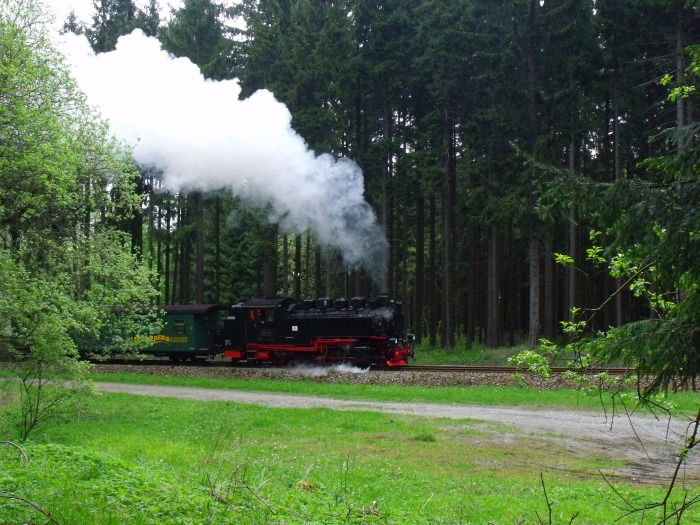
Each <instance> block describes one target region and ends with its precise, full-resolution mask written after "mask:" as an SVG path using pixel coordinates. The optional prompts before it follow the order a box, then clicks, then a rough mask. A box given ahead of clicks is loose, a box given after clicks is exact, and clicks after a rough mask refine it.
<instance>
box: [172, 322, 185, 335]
mask: <svg viewBox="0 0 700 525" xmlns="http://www.w3.org/2000/svg"><path fill="white" fill-rule="evenodd" d="M185 328H186V327H185V320H184V319H173V333H174V334H184V333H185V332H186V329H185Z"/></svg>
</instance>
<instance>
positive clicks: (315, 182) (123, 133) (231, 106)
mask: <svg viewBox="0 0 700 525" xmlns="http://www.w3.org/2000/svg"><path fill="white" fill-rule="evenodd" d="M61 49H62V51H63V52H64V54H66V56H67V58H68V61H69V63H70V64H71V65H72V71H73V74H74V76H75V78H76V79H77V81H78V84H79V85H80V87H81V89H82V90H83V91H84V92H85V93H86V94H87V97H88V101H89V102H90V103H91V104H92V105H95V106H98V107H99V109H100V111H101V112H102V114H103V116H104V117H106V118H107V119H109V121H110V125H111V129H112V131H113V133H114V134H115V135H116V136H117V137H119V138H120V139H122V140H124V141H126V142H127V143H128V144H129V145H131V146H134V150H133V154H134V158H135V159H136V161H137V162H139V163H140V164H142V165H144V166H156V167H157V168H159V169H160V170H162V171H163V173H164V182H165V185H166V188H167V189H169V190H172V191H192V190H202V191H207V190H217V189H220V188H228V189H229V190H230V191H232V192H233V193H234V194H235V195H238V196H241V197H242V198H244V199H247V200H249V201H250V202H252V203H253V204H256V205H264V204H267V203H269V204H271V205H272V208H273V210H274V212H273V216H272V217H270V220H271V221H272V222H277V223H279V225H280V227H281V228H282V230H283V231H288V232H296V233H301V232H304V231H307V230H311V231H313V232H315V233H316V235H317V238H318V240H319V242H320V243H322V244H325V245H330V246H333V247H335V248H337V249H339V250H340V252H341V254H342V256H343V259H344V261H345V263H346V264H347V265H349V266H350V267H353V268H355V267H363V268H365V269H366V270H367V271H368V272H369V273H370V274H371V275H372V276H373V278H374V279H375V280H376V281H377V283H379V284H380V285H381V284H382V283H383V278H384V274H385V271H386V269H385V267H386V250H387V242H386V239H385V237H384V235H383V233H382V231H381V229H380V227H379V225H378V224H377V222H376V220H375V216H374V213H373V211H372V209H371V208H370V206H369V205H368V204H367V202H366V201H365V199H364V181H363V177H362V173H361V171H360V169H359V167H358V166H357V164H355V163H354V162H352V161H351V160H348V159H340V160H336V159H334V158H333V157H332V156H330V155H320V156H317V155H316V154H315V153H314V152H313V151H311V150H309V148H308V147H307V145H306V143H305V142H304V140H303V139H302V138H301V137H300V136H299V135H298V134H297V133H296V132H295V131H294V130H293V129H292V128H291V125H290V123H291V115H290V113H289V111H288V110H287V107H286V106H285V105H284V104H282V103H280V102H278V101H277V100H275V98H274V96H273V94H272V93H270V92H269V91H266V90H260V91H257V92H256V93H254V94H253V95H252V96H250V97H249V98H247V99H244V100H240V99H239V96H240V93H241V88H240V86H239V84H238V81H237V80H225V81H221V82H217V81H212V80H206V79H204V77H203V76H202V74H201V72H200V71H199V69H198V68H197V66H195V65H194V64H193V63H192V62H190V61H189V60H188V59H186V58H174V57H173V56H172V55H169V54H168V53H166V52H165V51H163V50H162V49H161V46H160V43H159V42H158V41H157V40H156V39H154V38H149V37H146V36H145V35H144V34H143V33H142V32H141V31H140V30H135V31H134V32H133V33H132V34H130V35H128V36H123V37H121V38H120V39H119V41H118V43H117V47H116V50H115V51H113V52H110V53H102V54H98V55H95V54H94V53H92V51H91V50H90V47H89V44H88V42H87V40H86V39H85V38H84V37H77V36H75V35H70V36H68V35H67V36H66V38H65V40H64V43H63V44H62V46H61Z"/></svg>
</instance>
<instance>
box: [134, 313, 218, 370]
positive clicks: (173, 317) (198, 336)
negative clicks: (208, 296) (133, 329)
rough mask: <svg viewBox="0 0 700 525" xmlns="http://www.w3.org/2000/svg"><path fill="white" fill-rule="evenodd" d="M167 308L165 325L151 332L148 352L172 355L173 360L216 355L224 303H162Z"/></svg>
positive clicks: (166, 355)
mask: <svg viewBox="0 0 700 525" xmlns="http://www.w3.org/2000/svg"><path fill="white" fill-rule="evenodd" d="M159 309H160V310H162V311H164V312H165V316H164V318H163V326H162V328H161V329H160V331H158V333H154V334H153V335H152V336H151V338H150V339H151V343H152V344H151V346H148V347H146V348H144V349H143V350H142V352H143V353H144V354H150V355H154V356H158V357H163V356H165V357H169V358H170V359H171V360H172V361H186V360H188V359H190V360H194V359H196V358H198V357H205V358H206V357H215V356H216V355H217V354H219V353H221V351H220V350H219V349H218V348H217V342H218V338H217V337H216V334H217V333H218V330H219V327H220V325H221V316H222V315H223V314H222V312H224V311H225V310H226V306H225V305H221V304H176V305H165V306H160V307H159Z"/></svg>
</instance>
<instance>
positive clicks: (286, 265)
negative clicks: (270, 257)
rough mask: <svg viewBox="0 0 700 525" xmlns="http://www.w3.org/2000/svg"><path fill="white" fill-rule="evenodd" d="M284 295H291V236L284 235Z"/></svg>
mask: <svg viewBox="0 0 700 525" xmlns="http://www.w3.org/2000/svg"><path fill="white" fill-rule="evenodd" d="M282 296H283V297H289V236H288V235H287V234H286V233H285V234H284V235H282Z"/></svg>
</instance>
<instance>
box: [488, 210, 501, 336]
mask: <svg viewBox="0 0 700 525" xmlns="http://www.w3.org/2000/svg"><path fill="white" fill-rule="evenodd" d="M499 245H500V242H499V234H498V228H497V226H496V225H495V224H494V225H492V226H491V229H490V231H489V245H488V256H487V259H488V268H487V277H486V281H487V291H486V303H487V307H486V309H487V312H486V346H489V347H491V348H495V347H497V346H500V344H501V326H500V318H501V305H500V303H501V301H500V291H501V287H500V260H501V254H500V246H499Z"/></svg>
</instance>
